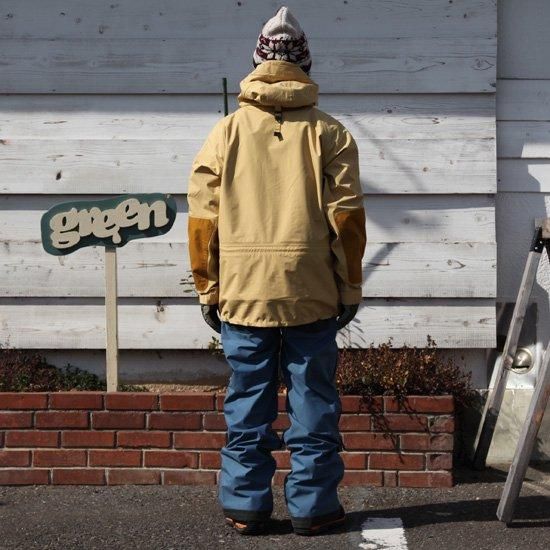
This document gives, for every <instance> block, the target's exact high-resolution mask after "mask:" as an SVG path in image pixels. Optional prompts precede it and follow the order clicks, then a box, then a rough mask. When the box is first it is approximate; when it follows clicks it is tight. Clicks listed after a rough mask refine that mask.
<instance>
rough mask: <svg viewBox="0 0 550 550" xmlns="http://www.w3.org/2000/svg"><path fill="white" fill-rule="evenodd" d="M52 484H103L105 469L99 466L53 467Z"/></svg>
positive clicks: (104, 481)
mask: <svg viewBox="0 0 550 550" xmlns="http://www.w3.org/2000/svg"><path fill="white" fill-rule="evenodd" d="M52 483H53V484H54V485H105V483H106V480H105V470H103V469H101V468H59V469H57V468H54V469H53V470H52Z"/></svg>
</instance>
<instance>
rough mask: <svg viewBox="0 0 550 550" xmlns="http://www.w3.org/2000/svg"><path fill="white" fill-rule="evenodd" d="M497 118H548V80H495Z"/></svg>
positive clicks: (549, 96)
mask: <svg viewBox="0 0 550 550" xmlns="http://www.w3.org/2000/svg"><path fill="white" fill-rule="evenodd" d="M496 103H497V118H498V120H499V121H500V120H550V114H549V113H550V80H502V79H499V80H498V81H497V94H496Z"/></svg>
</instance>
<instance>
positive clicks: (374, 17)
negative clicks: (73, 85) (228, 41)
mask: <svg viewBox="0 0 550 550" xmlns="http://www.w3.org/2000/svg"><path fill="white" fill-rule="evenodd" d="M154 8H156V9H154ZM291 9H292V13H293V14H294V15H295V16H296V17H297V18H298V21H300V22H301V24H302V25H303V27H304V30H305V32H306V34H307V36H308V37H317V38H337V37H342V36H346V37H348V38H350V39H353V38H359V37H362V36H370V37H376V38H383V37H386V36H388V34H390V33H391V36H403V37H413V36H425V35H434V36H444V37H465V36H471V37H474V36H484V35H486V34H487V33H490V34H494V33H495V32H496V0H455V1H454V2H434V1H433V0H415V1H414V2H394V1H392V0H369V2H338V3H334V2H332V1H330V0H300V2H296V3H294V4H293V5H292V7H291ZM275 11H276V5H275V4H274V3H273V2H272V0H254V2H228V1H227V0H209V1H208V2H204V1H203V0H185V5H184V7H183V5H182V2H181V0H162V1H157V2H155V3H154V7H153V6H152V5H151V2H150V0H117V1H116V2H113V1H112V0H94V1H93V2H89V1H86V0H71V1H70V2H69V1H67V0H48V2H47V4H46V3H43V2H37V3H33V2H21V1H20V0H2V13H3V15H4V16H3V17H2V18H0V35H1V36H5V37H9V38H29V37H32V38H53V37H58V38H96V37H98V38H103V39H105V40H109V39H112V38H144V39H146V38H159V37H160V38H178V37H181V36H185V37H189V38H203V37H204V36H228V35H229V33H230V32H231V33H234V34H236V35H238V36H241V37H242V38H243V39H250V40H251V41H252V42H251V47H252V44H254V43H255V42H253V41H254V40H255V39H256V38H257V36H258V33H259V31H260V28H261V26H262V24H263V22H265V20H267V19H268V18H269V17H271V16H272V15H273V14H274V13H275Z"/></svg>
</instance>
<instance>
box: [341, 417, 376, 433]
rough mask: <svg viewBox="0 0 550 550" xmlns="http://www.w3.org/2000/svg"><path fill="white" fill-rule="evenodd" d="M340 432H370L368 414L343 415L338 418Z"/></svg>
mask: <svg viewBox="0 0 550 550" xmlns="http://www.w3.org/2000/svg"><path fill="white" fill-rule="evenodd" d="M339 427H340V430H341V431H343V432H346V431H347V432H360V431H370V429H371V416H370V414H343V415H342V416H341V417H340V423H339Z"/></svg>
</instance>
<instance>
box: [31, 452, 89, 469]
mask: <svg viewBox="0 0 550 550" xmlns="http://www.w3.org/2000/svg"><path fill="white" fill-rule="evenodd" d="M32 463H33V466H43V467H48V466H86V451H75V450H70V451H68V450H62V449H36V450H35V451H33V461H32Z"/></svg>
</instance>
